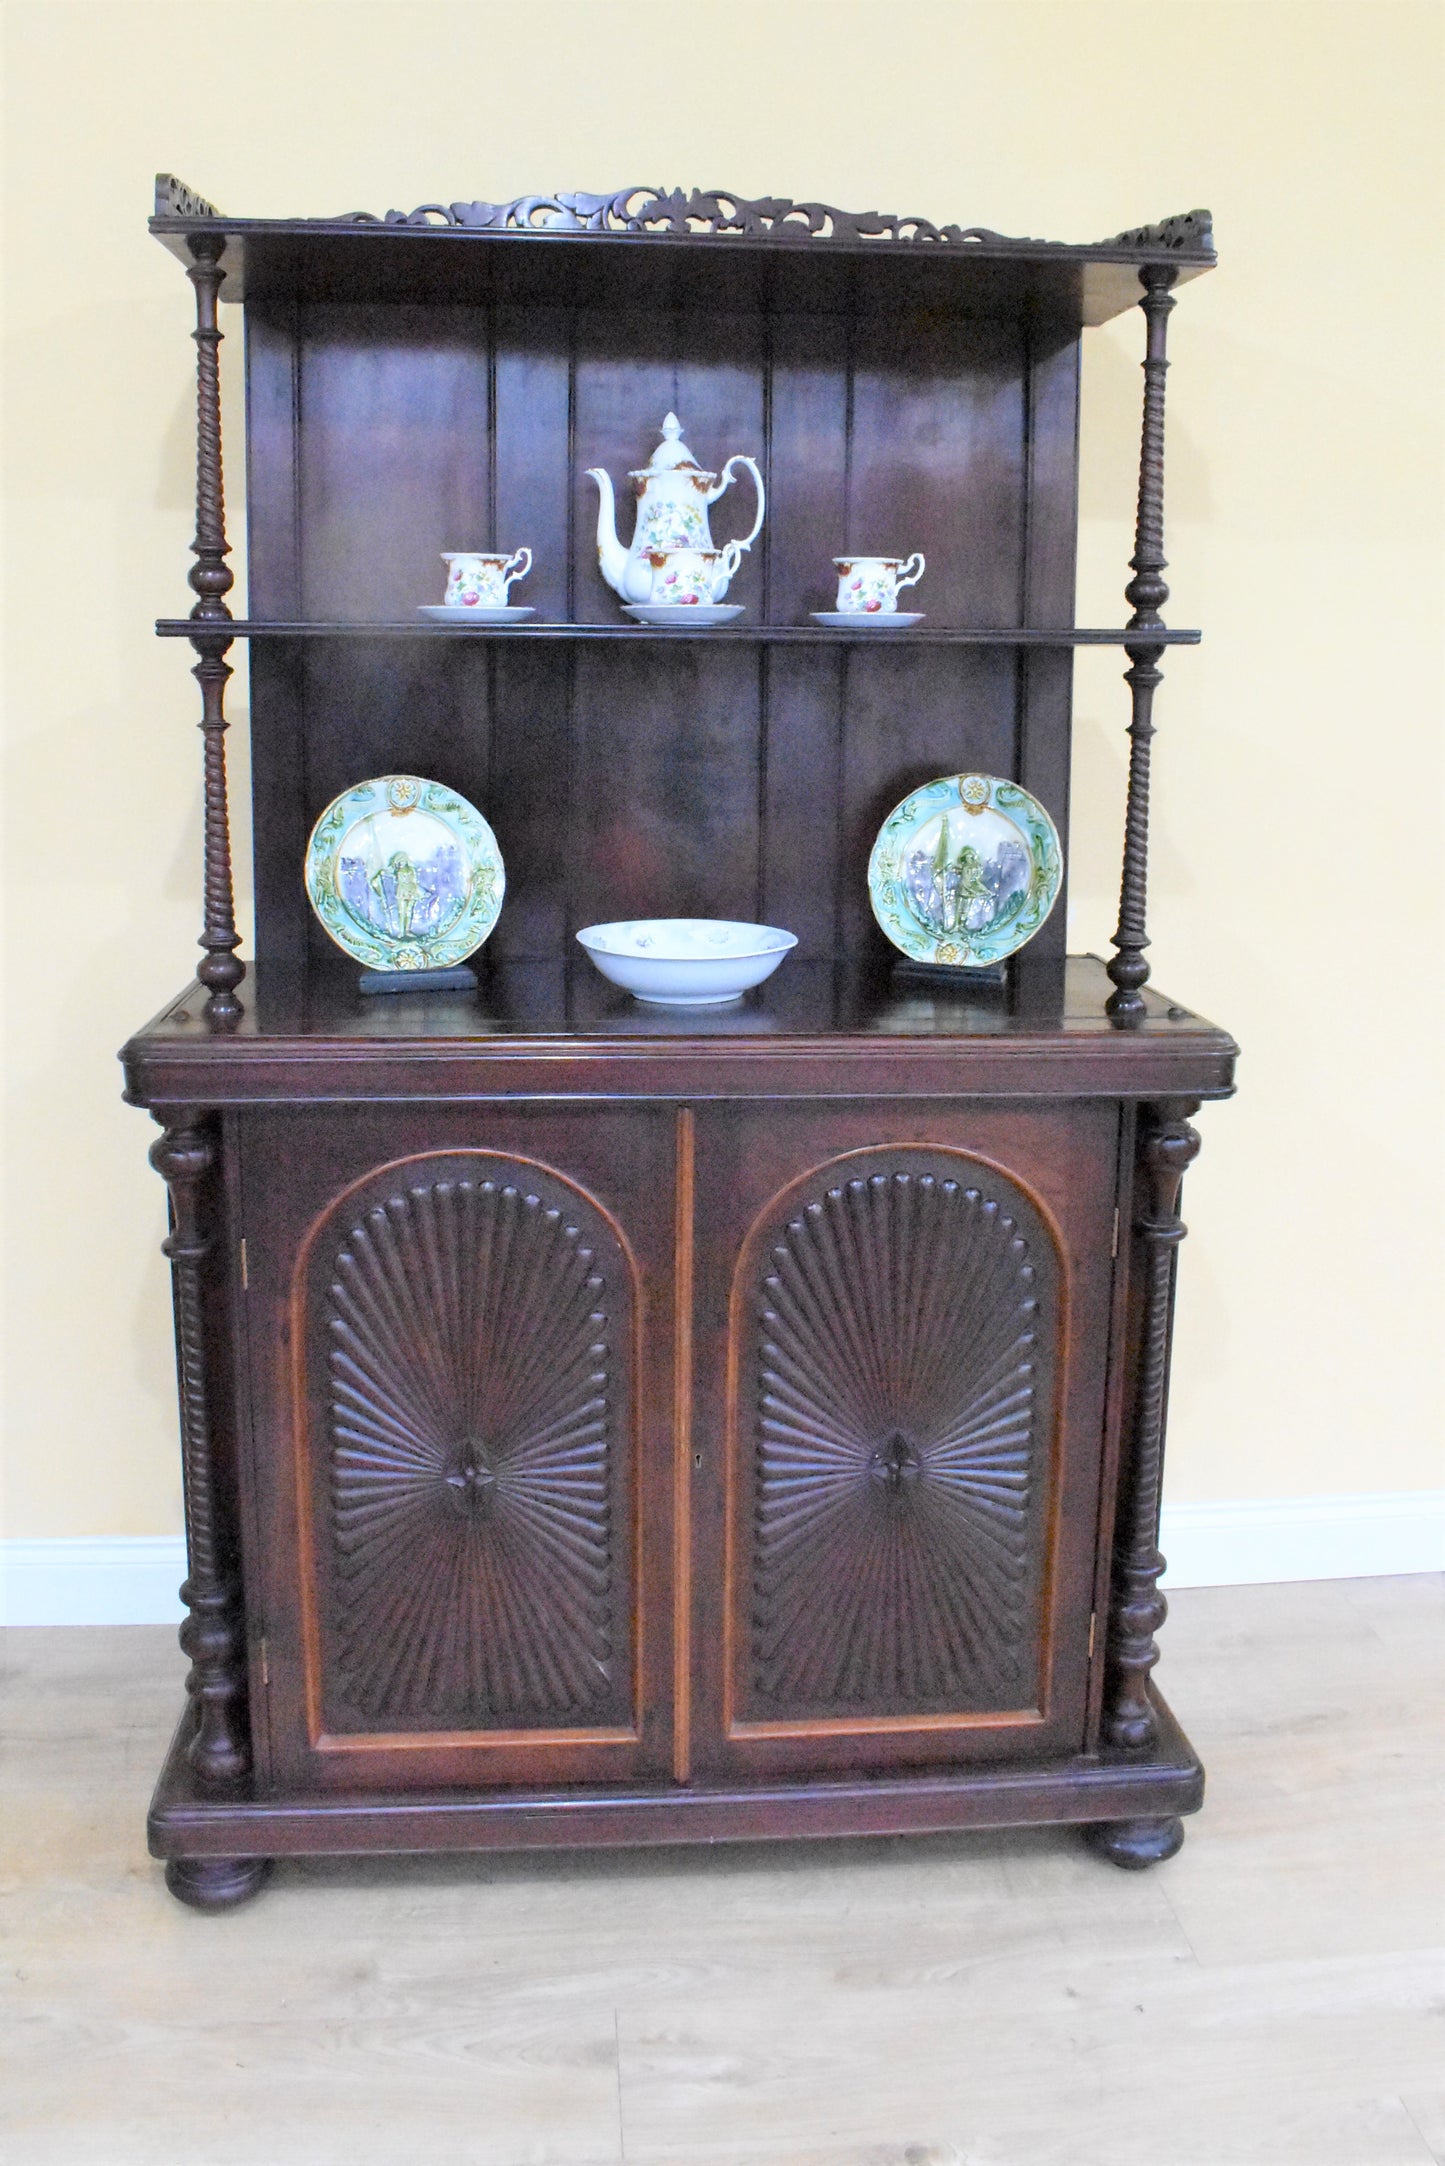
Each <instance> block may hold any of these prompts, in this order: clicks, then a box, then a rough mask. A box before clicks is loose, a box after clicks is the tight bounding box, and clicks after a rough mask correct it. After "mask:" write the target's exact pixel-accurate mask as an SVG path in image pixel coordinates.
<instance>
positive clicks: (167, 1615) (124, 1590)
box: [0, 1534, 186, 1625]
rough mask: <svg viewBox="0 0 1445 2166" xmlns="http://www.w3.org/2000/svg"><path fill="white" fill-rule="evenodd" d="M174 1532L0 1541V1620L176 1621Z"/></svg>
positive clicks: (182, 1554) (182, 1560)
mask: <svg viewBox="0 0 1445 2166" xmlns="http://www.w3.org/2000/svg"><path fill="white" fill-rule="evenodd" d="M185 1576H186V1545H185V1543H184V1542H183V1541H182V1539H181V1537H180V1536H179V1535H178V1534H141V1535H135V1534H106V1535H82V1536H79V1537H77V1536H73V1535H55V1536H51V1537H48V1538H45V1537H42V1538H40V1539H39V1540H35V1541H23V1540H19V1541H3V1542H0V1625H58V1624H85V1625H128V1624H179V1623H180V1620H181V1618H182V1617H183V1616H184V1615H185V1612H184V1610H183V1609H182V1608H181V1601H180V1595H179V1593H178V1592H177V1590H178V1588H179V1587H180V1584H181V1581H182V1580H183V1579H184V1578H185Z"/></svg>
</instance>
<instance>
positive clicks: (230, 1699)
mask: <svg viewBox="0 0 1445 2166" xmlns="http://www.w3.org/2000/svg"><path fill="white" fill-rule="evenodd" d="M158 1117H159V1116H158ZM150 1160H151V1164H152V1165H153V1166H154V1167H155V1169H156V1172H157V1173H158V1174H159V1175H160V1176H161V1179H162V1180H163V1181H164V1182H165V1184H166V1186H167V1188H168V1189H169V1190H170V1197H171V1231H170V1234H169V1236H168V1238H167V1239H166V1240H165V1241H164V1242H163V1243H162V1244H161V1246H162V1251H163V1253H164V1254H165V1255H166V1256H167V1257H168V1258H169V1259H170V1266H171V1278H172V1282H173V1285H174V1289H175V1311H176V1366H177V1370H178V1372H179V1383H180V1404H181V1477H182V1483H183V1487H184V1495H185V1515H186V1557H187V1563H188V1574H187V1578H186V1582H185V1585H184V1586H183V1587H182V1588H181V1600H182V1601H183V1602H184V1603H185V1605H186V1607H187V1609H188V1610H189V1611H190V1615H189V1617H188V1618H187V1619H186V1621H185V1623H184V1624H183V1625H182V1626H181V1646H182V1648H183V1649H184V1651H185V1653H186V1654H188V1655H189V1656H190V1658H191V1670H190V1675H189V1677H188V1678H187V1680H186V1690H187V1691H188V1692H189V1693H190V1695H191V1697H192V1698H193V1700H194V1701H195V1703H196V1729H195V1734H194V1736H193V1737H192V1739H191V1742H190V1745H189V1748H188V1753H187V1757H188V1758H189V1760H190V1763H191V1766H192V1768H193V1769H194V1770H195V1773H196V1776H197V1778H198V1779H199V1781H200V1782H201V1783H202V1784H203V1785H204V1786H205V1787H206V1788H207V1789H213V1790H222V1791H224V1790H227V1789H230V1788H233V1787H234V1786H235V1785H236V1784H237V1783H238V1782H240V1781H242V1780H243V1779H244V1777H245V1776H246V1775H247V1774H248V1772H249V1770H250V1764H251V1763H250V1754H249V1751H248V1749H247V1745H246V1739H245V1734H244V1730H243V1727H242V1710H241V1701H242V1696H243V1689H244V1688H243V1683H242V1673H241V1639H242V1635H241V1628H240V1620H239V1617H238V1614H237V1610H238V1604H237V1596H236V1588H235V1583H234V1579H233V1576H232V1573H231V1570H230V1566H229V1562H228V1558H227V1554H226V1545H225V1543H224V1541H223V1537H222V1531H221V1528H220V1525H219V1521H218V1514H217V1505H216V1487H217V1485H216V1468H215V1457H214V1453H215V1439H214V1435H213V1433H212V1425H211V1395H210V1391H209V1389H208V1384H207V1374H206V1323H205V1313H204V1297H203V1288H202V1267H203V1265H204V1262H205V1258H206V1256H207V1254H208V1253H209V1250H210V1245H211V1242H210V1234H209V1231H208V1229H207V1227H206V1224H205V1217H204V1204H203V1200H202V1194H203V1189H204V1185H205V1182H206V1177H207V1175H208V1174H209V1173H210V1171H211V1168H212V1166H213V1164H214V1162H215V1146H214V1144H213V1142H212V1140H211V1137H210V1135H209V1133H208V1132H207V1129H206V1127H205V1126H204V1125H203V1123H202V1118H201V1116H200V1115H199V1114H198V1113H195V1112H192V1111H190V1110H189V1109H187V1110H186V1111H183V1112H180V1113H173V1114H172V1115H170V1116H169V1117H168V1118H167V1120H166V1121H165V1124H164V1130H163V1133H162V1134H161V1135H160V1136H159V1137H158V1138H157V1139H156V1141H155V1143H153V1144H152V1146H151V1153H150Z"/></svg>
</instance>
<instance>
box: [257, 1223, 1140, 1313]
mask: <svg viewBox="0 0 1445 2166" xmlns="http://www.w3.org/2000/svg"><path fill="white" fill-rule="evenodd" d="M1118 1224H1119V1214H1118V1212H1117V1211H1116V1212H1115V1214H1114V1225H1115V1228H1116V1229H1117V1227H1118ZM250 1283H251V1267H250V1264H249V1263H248V1262H247V1260H246V1236H245V1235H244V1234H242V1236H241V1291H242V1293H245V1291H246V1289H247V1287H248V1286H249V1285H250Z"/></svg>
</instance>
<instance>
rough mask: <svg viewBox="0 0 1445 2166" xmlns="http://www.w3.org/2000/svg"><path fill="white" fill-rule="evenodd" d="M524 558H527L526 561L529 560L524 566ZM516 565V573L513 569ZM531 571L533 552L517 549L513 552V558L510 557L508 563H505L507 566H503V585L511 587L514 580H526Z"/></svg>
mask: <svg viewBox="0 0 1445 2166" xmlns="http://www.w3.org/2000/svg"><path fill="white" fill-rule="evenodd" d="M524 557H525V558H526V560H527V561H526V563H525V564H524V563H523V562H522V559H523V558H524ZM514 564H515V565H516V567H517V569H516V570H515V571H513V569H512V566H513V565H514ZM531 569H532V552H531V550H530V549H516V550H514V551H513V552H512V554H511V556H509V557H508V559H507V561H506V563H505V564H504V565H503V566H502V583H503V585H504V586H510V585H511V584H512V581H513V580H514V579H525V578H526V576H527V574H528V572H529V571H530V570H531Z"/></svg>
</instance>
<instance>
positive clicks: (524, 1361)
mask: <svg viewBox="0 0 1445 2166" xmlns="http://www.w3.org/2000/svg"><path fill="white" fill-rule="evenodd" d="M502 1121H503V1124H504V1127H505V1128H506V1129H509V1130H510V1134H505V1135H502V1136H499V1135H498V1133H497V1130H498V1121H497V1120H496V1119H493V1118H491V1117H488V1118H487V1119H486V1120H485V1121H482V1120H479V1119H478V1118H477V1117H475V1116H472V1117H470V1119H468V1117H466V1116H462V1117H460V1119H459V1120H458V1121H456V1122H454V1123H451V1124H449V1123H448V1122H447V1121H446V1120H445V1118H443V1119H442V1120H441V1121H440V1122H438V1121H437V1120H436V1119H435V1118H433V1119H432V1120H431V1121H430V1122H429V1123H428V1133H427V1136H426V1139H425V1146H424V1147H422V1148H419V1149H413V1150H411V1151H408V1152H406V1153H404V1154H397V1155H395V1156H392V1157H389V1158H385V1157H384V1162H383V1163H381V1164H378V1163H377V1161H376V1159H375V1158H373V1159H372V1160H371V1161H370V1163H369V1164H367V1163H366V1161H365V1158H364V1156H363V1155H362V1152H359V1151H358V1149H357V1142H358V1139H357V1138H356V1136H355V1134H354V1129H355V1126H356V1124H354V1123H353V1124H350V1125H349V1126H348V1128H346V1129H345V1130H338V1131H336V1132H335V1133H334V1135H332V1134H330V1133H328V1134H327V1136H326V1140H325V1143H324V1144H323V1146H322V1147H321V1148H319V1149H313V1150H311V1151H307V1150H305V1149H304V1148H303V1149H301V1150H298V1149H297V1148H296V1145H297V1144H298V1142H300V1141H301V1138H300V1137H299V1136H297V1135H296V1134H294V1132H293V1133H292V1134H291V1135H290V1144H291V1147H290V1149H288V1150H287V1151H286V1152H285V1153H284V1156H282V1155H275V1154H272V1153H270V1152H268V1151H267V1150H266V1149H265V1148H264V1146H263V1145H261V1139H260V1138H259V1137H257V1138H255V1139H254V1140H255V1143H256V1145H257V1146H258V1147H255V1148H253V1149H252V1150H251V1151H250V1153H249V1154H248V1160H247V1164H246V1169H245V1179H246V1188H247V1204H248V1212H249V1213H250V1215H251V1217H252V1220H253V1222H255V1220H256V1219H258V1218H260V1219H263V1220H265V1221H267V1222H271V1221H272V1220H273V1219H274V1217H275V1215H276V1214H277V1213H278V1212H284V1215H285V1219H286V1224H285V1226H284V1228H282V1229H281V1230H280V1233H279V1238H275V1239H273V1242H272V1245H271V1247H270V1249H269V1251H268V1252H267V1254H266V1255H265V1256H264V1257H263V1258H262V1259H260V1262H261V1269H260V1271H259V1274H258V1272H257V1270H256V1268H255V1266H254V1265H253V1268H252V1272H251V1277H252V1292H253V1298H260V1299H265V1298H267V1296H268V1295H270V1296H271V1297H273V1298H274V1299H276V1300H277V1302H278V1305H280V1306H283V1307H284V1337H285V1346H284V1350H283V1353H282V1359H281V1361H280V1363H279V1364H275V1365H272V1366H271V1367H270V1368H269V1369H263V1370H262V1371H261V1373H258V1375H257V1377H256V1380H255V1382H256V1388H255V1399H256V1408H255V1415H256V1418H255V1422H254V1424H253V1433H254V1435H255V1437H256V1440H257V1445H258V1449H257V1451H256V1452H255V1454H254V1458H255V1461H256V1467H255V1478H256V1480H257V1483H258V1485H259V1486H261V1487H265V1488H268V1489H269V1490H270V1492H271V1495H272V1501H273V1504H274V1503H275V1502H276V1501H284V1503H285V1505H286V1507H287V1509H288V1510H289V1512H290V1513H291V1515H292V1516H293V1519H294V1528H295V1547H294V1562H293V1568H292V1570H291V1572H290V1573H288V1572H287V1571H286V1570H285V1568H284V1565H283V1564H282V1563H281V1561H280V1560H279V1558H276V1557H274V1556H273V1557H272V1558H271V1559H270V1561H269V1562H268V1564H267V1567H266V1571H267V1578H268V1586H267V1588H266V1596H265V1614H266V1616H267V1618H268V1627H267V1643H268V1644H267V1660H266V1668H267V1688H266V1704H267V1708H268V1712H269V1716H270V1722H269V1729H270V1744H271V1751H272V1756H273V1764H274V1766H275V1768H276V1771H277V1772H278V1774H280V1773H284V1774H285V1776H286V1777H287V1779H288V1780H290V1781H295V1780H296V1779H298V1778H300V1779H303V1780H305V1781H308V1782H311V1783H316V1784H319V1785H322V1786H325V1785H326V1784H327V1783H328V1782H335V1783H341V1784H345V1785H352V1784H355V1783H358V1782H361V1783H384V1782H390V1781H394V1780H401V1779H403V1778H404V1779H405V1780H406V1781H407V1782H409V1783H411V1782H415V1781H417V1780H419V1779H420V1780H432V1781H439V1782H445V1781H482V1782H512V1781H523V1782H547V1781H578V1780H599V1779H606V1778H607V1777H610V1776H621V1775H630V1774H637V1773H640V1772H645V1771H647V1770H649V1769H652V1768H661V1767H664V1766H665V1765H666V1764H667V1720H668V1708H667V1704H666V1699H665V1696H662V1697H660V1696H659V1695H658V1694H657V1693H654V1692H653V1690H652V1677H653V1673H654V1672H656V1674H657V1676H658V1677H659V1679H660V1678H662V1677H663V1675H664V1674H665V1672H666V1670H667V1649H666V1647H665V1646H660V1647H654V1645H653V1641H654V1639H655V1638H657V1636H658V1635H659V1633H661V1632H663V1631H664V1630H665V1623H664V1620H665V1617H666V1603H665V1600H657V1601H654V1600H651V1599H649V1598H648V1593H647V1589H646V1581H647V1578H648V1576H649V1571H650V1569H651V1568H652V1558H653V1553H654V1551H656V1554H657V1556H658V1557H659V1558H660V1557H661V1556H662V1555H664V1554H665V1544H666V1539H667V1526H666V1522H667V1517H668V1498H667V1492H666V1488H665V1485H663V1484H659V1483H656V1482H652V1483H649V1484H648V1487H649V1489H653V1490H657V1491H658V1492H659V1495H658V1496H657V1497H655V1498H654V1499H653V1508H652V1509H651V1510H650V1512H649V1518H648V1523H647V1525H646V1527H644V1526H643V1525H642V1523H641V1521H640V1517H639V1512H638V1500H639V1497H640V1495H641V1493H642V1487H643V1484H644V1480H645V1471H644V1470H645V1469H646V1467H647V1465H648V1464H649V1462H650V1460H651V1459H652V1458H653V1457H654V1455H655V1454H657V1453H658V1452H659V1451H661V1452H664V1453H665V1451H666V1448H667V1442H668V1440H667V1437H666V1434H665V1431H664V1428H663V1426H662V1424H663V1422H665V1415H666V1412H667V1411H670V1407H669V1391H670V1376H669V1374H668V1360H669V1353H668V1348H669V1345H670V1337H671V1334H670V1333H669V1332H668V1331H667V1329H666V1323H667V1318H666V1309H667V1288H668V1285H669V1282H670V1248H669V1247H668V1246H667V1245H666V1244H667V1243H668V1242H670V1236H671V1230H672V1229H671V1223H670V1213H669V1212H668V1211H667V1210H666V1209H665V1208H664V1209H661V1210H660V1209H659V1208H658V1191H659V1189H660V1188H664V1187H665V1184H666V1182H667V1179H668V1175H669V1173H670V1164H669V1153H670V1129H669V1127H668V1125H667V1124H666V1123H665V1122H661V1121H658V1120H655V1119H651V1118H649V1116H648V1115H647V1114H645V1113H644V1114H643V1115H642V1116H641V1118H638V1117H637V1116H634V1117H633V1120H632V1123H631V1125H630V1126H629V1128H628V1129H627V1131H626V1133H625V1134H623V1133H621V1131H620V1124H619V1132H618V1133H617V1134H616V1135H615V1136H613V1137H611V1138H609V1137H607V1136H605V1135H603V1134H599V1132H598V1131H599V1129H602V1130H605V1129H606V1127H607V1115H605V1114H598V1115H595V1116H594V1117H593V1121H592V1124H591V1133H590V1136H585V1137H584V1135H583V1134H582V1132H581V1125H580V1123H578V1122H576V1119H575V1116H573V1117H569V1116H567V1115H565V1114H554V1115H547V1116H538V1117H534V1118H533V1119H531V1120H528V1119H527V1118H526V1116H523V1115H519V1114H515V1113H511V1114H508V1115H506V1116H503V1117H502ZM271 1125H272V1126H273V1127H274V1128H275V1129H276V1130H278V1131H281V1132H285V1131H287V1130H288V1129H291V1130H293V1131H294V1128H295V1124H294V1123H290V1124H288V1123H286V1122H285V1121H284V1120H283V1119H278V1120H276V1121H275V1122H274V1123H272V1124H271ZM449 1125H451V1126H452V1127H453V1128H460V1129H462V1130H465V1129H466V1128H468V1127H470V1130H471V1132H472V1134H473V1135H475V1136H477V1137H478V1141H477V1142H476V1143H470V1142H467V1141H465V1140H463V1137H462V1136H461V1135H457V1134H451V1135H448V1134H447V1133H446V1131H447V1128H448V1126H449ZM483 1136H485V1142H483V1141H482V1140H481V1138H482V1137H483ZM609 1141H610V1142H613V1143H615V1144H616V1145H617V1151H616V1155H615V1156H613V1155H612V1154H610V1153H609V1152H608V1150H607V1144H608V1142H609ZM363 1148H364V1146H363ZM589 1159H590V1161H591V1163H590V1164H589V1163H588V1160H589ZM358 1161H360V1162H359V1163H358ZM564 1169H565V1170H564ZM348 1174H350V1175H351V1178H349V1179H348V1178H346V1176H347V1175H348ZM283 1188H284V1195H283V1193H282V1192H281V1191H282V1190H283ZM262 1192H264V1202H265V1204H267V1205H269V1206H270V1208H269V1209H264V1208H262V1207H261V1204H262ZM604 1198H606V1199H608V1200H605V1201H604V1200H603V1199H604ZM664 1200H665V1199H664ZM258 1277H259V1281H260V1283H259V1284H258V1283H257V1281H258ZM656 1322H661V1323H662V1326H663V1329H662V1333H661V1334H660V1335H659V1333H658V1332H657V1331H656V1330H655V1329H654V1328H652V1326H653V1325H654V1323H656ZM267 1337H268V1338H269V1334H268V1335H267ZM262 1343H266V1342H265V1341H263V1342H262ZM660 1417H661V1419H660ZM663 1464H664V1465H665V1466H666V1468H667V1474H668V1476H669V1477H670V1473H671V1462H670V1460H668V1459H664V1462H663ZM660 1591H664V1590H660Z"/></svg>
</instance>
